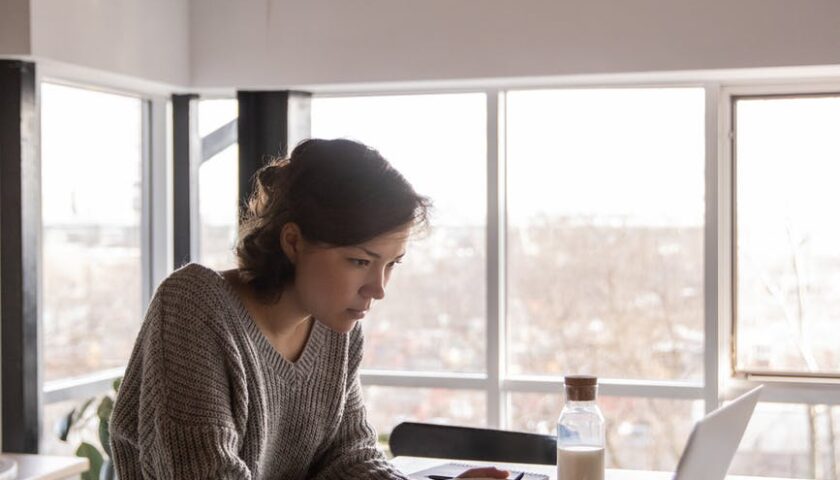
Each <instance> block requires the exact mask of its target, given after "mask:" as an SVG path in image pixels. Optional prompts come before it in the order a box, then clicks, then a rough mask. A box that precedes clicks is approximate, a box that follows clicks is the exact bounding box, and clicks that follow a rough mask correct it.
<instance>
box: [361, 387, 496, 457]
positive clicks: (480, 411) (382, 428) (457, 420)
mask: <svg viewBox="0 0 840 480" xmlns="http://www.w3.org/2000/svg"><path fill="white" fill-rule="evenodd" d="M364 396H365V405H366V407H367V414H368V420H369V421H370V423H371V425H373V426H374V428H376V432H377V433H378V434H379V439H380V443H382V444H383V445H387V443H388V440H387V439H388V436H389V435H390V434H391V430H393V429H394V427H396V426H397V425H398V424H400V423H402V422H429V423H442V424H448V425H467V426H472V427H483V426H486V424H487V420H486V419H487V400H486V398H487V397H486V394H485V393H484V392H483V391H472V390H450V389H444V388H403V387H378V386H369V387H364Z"/></svg>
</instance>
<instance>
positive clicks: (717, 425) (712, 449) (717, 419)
mask: <svg viewBox="0 0 840 480" xmlns="http://www.w3.org/2000/svg"><path fill="white" fill-rule="evenodd" d="M762 388H764V386H763V385H761V386H758V387H756V388H754V389H752V390H750V391H749V392H747V393H745V394H743V395H741V396H740V397H738V398H736V399H735V400H733V401H732V402H730V403H729V404H728V405H725V406H723V407H721V408H719V409H717V410H715V411H714V412H712V413H710V414H708V415H706V416H705V417H704V418H703V419H702V420H700V421H699V422H697V423H696V424H695V425H694V430H692V431H691V435H690V436H689V437H688V443H686V444H685V449H683V453H682V456H681V457H680V463H679V464H677V472H676V473H675V474H674V480H723V479H724V478H725V477H726V472H727V471H728V470H729V464H731V463H732V457H734V456H735V451H736V450H737V449H738V444H739V443H741V437H743V436H744V430H746V429H747V424H748V423H749V422H750V417H752V413H753V410H755V405H756V403H758V397H759V394H760V393H761V389H762Z"/></svg>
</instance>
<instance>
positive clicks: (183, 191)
mask: <svg viewBox="0 0 840 480" xmlns="http://www.w3.org/2000/svg"><path fill="white" fill-rule="evenodd" d="M172 137H173V138H172V152H173V156H172V162H173V166H172V202H173V212H172V231H173V236H174V238H173V246H172V248H173V254H174V255H173V256H174V259H175V265H174V267H175V268H179V267H181V266H183V265H185V264H187V263H189V262H190V261H191V260H194V259H195V257H196V255H197V254H198V251H197V250H198V236H199V231H198V166H199V162H200V159H201V138H200V137H199V135H198V95H192V94H190V95H173V96H172Z"/></svg>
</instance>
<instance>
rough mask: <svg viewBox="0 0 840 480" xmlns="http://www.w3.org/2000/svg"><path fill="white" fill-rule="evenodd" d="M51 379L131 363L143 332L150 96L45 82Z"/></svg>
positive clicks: (46, 358)
mask: <svg viewBox="0 0 840 480" xmlns="http://www.w3.org/2000/svg"><path fill="white" fill-rule="evenodd" d="M41 102H42V111H41V129H42V130H41V178H42V187H41V195H42V200H41V201H42V209H43V210H42V219H43V246H42V247H43V327H44V330H43V332H44V335H43V339H44V354H43V356H42V358H43V362H44V379H45V380H46V381H50V380H55V379H60V378H65V377H73V376H78V375H82V374H86V373H91V372H94V371H97V370H102V369H107V368H115V367H120V366H123V365H125V364H126V363H127V362H128V357H129V355H130V354H131V348H132V346H133V344H134V339H135V337H136V336H137V332H138V330H139V328H140V322H141V317H142V310H141V296H142V290H141V282H142V277H143V274H142V270H141V259H140V215H141V190H140V183H141V169H140V166H141V164H142V146H141V138H142V129H141V118H142V115H141V107H142V101H141V100H140V99H137V98H133V97H127V96H121V95H112V94H106V93H101V92H94V91H89V90H82V89H79V88H70V87H65V86H60V85H53V84H49V83H45V84H43V85H42V88H41Z"/></svg>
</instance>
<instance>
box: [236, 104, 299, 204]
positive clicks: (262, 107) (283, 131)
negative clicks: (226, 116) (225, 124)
mask: <svg viewBox="0 0 840 480" xmlns="http://www.w3.org/2000/svg"><path fill="white" fill-rule="evenodd" d="M237 100H238V101H239V122H238V138H239V205H240V207H242V206H243V205H245V204H246V202H247V201H248V197H250V195H251V192H252V187H253V185H252V179H253V176H254V174H255V173H256V172H257V170H259V169H260V167H262V166H263V165H265V164H266V162H268V161H269V160H271V159H272V158H275V157H284V156H286V155H288V154H289V153H290V152H291V150H292V149H293V148H294V146H295V145H297V144H298V143H299V142H300V141H301V140H305V139H307V138H309V136H310V131H311V128H310V125H311V122H310V110H311V108H310V105H311V101H312V94H311V93H307V92H293V91H274V92H237Z"/></svg>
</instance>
